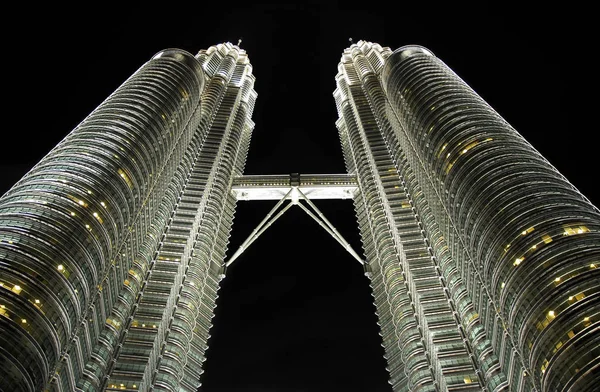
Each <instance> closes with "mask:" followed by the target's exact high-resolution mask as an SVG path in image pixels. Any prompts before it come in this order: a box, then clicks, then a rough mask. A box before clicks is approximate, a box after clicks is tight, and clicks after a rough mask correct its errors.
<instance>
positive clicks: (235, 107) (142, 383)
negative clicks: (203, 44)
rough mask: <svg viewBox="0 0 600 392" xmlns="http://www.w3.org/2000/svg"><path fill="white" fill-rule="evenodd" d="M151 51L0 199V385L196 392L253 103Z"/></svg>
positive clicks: (221, 71)
mask: <svg viewBox="0 0 600 392" xmlns="http://www.w3.org/2000/svg"><path fill="white" fill-rule="evenodd" d="M253 84H254V77H253V75H252V67H251V65H250V63H249V60H248V56H247V55H246V53H245V51H244V50H241V49H240V48H239V47H237V46H233V45H231V44H229V43H227V44H222V45H217V46H213V47H211V48H209V49H208V50H202V51H200V52H199V53H198V54H197V55H196V56H193V55H191V54H189V53H187V52H185V51H182V50H178V49H168V50H164V51H162V52H160V53H158V54H157V55H155V56H154V57H153V58H152V59H151V60H150V61H148V62H147V63H146V64H144V65H143V66H142V67H141V68H140V69H139V70H138V71H136V72H135V74H134V75H133V76H131V77H130V78H129V79H128V80H127V81H126V82H125V83H123V84H122V85H121V86H120V87H119V88H118V89H117V90H116V91H115V92H114V93H113V94H112V95H111V96H110V97H109V98H107V99H106V100H105V101H104V102H103V103H102V104H101V105H100V106H99V107H98V108H97V109H96V110H94V111H93V112H92V113H91V114H90V115H89V116H88V117H87V118H86V119H85V120H83V121H82V122H81V124H79V125H78V126H77V127H76V128H75V129H74V130H73V131H72V132H71V133H69V134H68V135H67V137H66V138H65V139H64V140H63V141H62V142H60V143H59V144H58V145H57V146H56V147H55V148H54V149H53V150H52V151H50V153H48V155H47V156H46V157H44V158H43V159H42V160H41V161H40V162H39V163H38V164H37V165H36V166H35V167H33V169H31V171H30V172H28V173H27V174H26V175H25V176H24V177H23V178H22V179H21V180H20V181H19V182H18V183H17V184H16V185H14V186H13V187H12V188H11V189H10V190H9V191H8V192H7V193H6V194H5V195H4V196H3V197H2V199H1V201H0V240H1V241H0V259H1V260H2V263H1V264H0V286H1V287H0V289H1V291H0V298H1V299H0V305H1V308H0V316H1V317H0V331H1V332H0V341H1V343H0V363H2V364H3V368H4V369H3V370H4V372H3V377H0V379H1V381H0V389H2V390H19V391H41V390H46V389H49V390H57V391H73V390H84V391H100V390H123V389H126V390H144V391H146V390H150V388H151V387H152V388H154V389H161V390H163V389H164V390H177V391H196V390H197V388H198V386H199V379H200V373H201V372H202V369H201V368H202V362H203V361H204V358H205V357H204V352H205V350H206V348H207V346H206V345H207V339H208V336H209V335H208V331H209V329H210V326H211V318H212V315H213V308H214V306H215V299H216V297H217V290H218V282H219V279H220V276H221V274H222V271H221V266H222V262H223V257H224V255H225V251H226V245H227V241H228V237H229V231H230V228H231V222H232V216H233V209H234V206H235V197H233V196H232V195H231V194H230V192H229V189H230V187H231V181H232V179H233V177H235V176H239V175H241V173H242V170H243V167H244V162H245V159H246V154H247V150H248V145H249V140H250V134H251V132H252V129H253V127H254V125H253V123H252V121H251V120H250V116H251V114H252V111H253V107H254V102H255V99H256V93H255V91H254V89H253Z"/></svg>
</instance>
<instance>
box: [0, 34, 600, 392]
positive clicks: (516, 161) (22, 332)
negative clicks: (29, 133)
mask: <svg viewBox="0 0 600 392" xmlns="http://www.w3.org/2000/svg"><path fill="white" fill-rule="evenodd" d="M338 70H339V72H338V74H337V76H336V82H337V89H336V90H335V92H334V97H335V102H336V105H337V109H338V114H339V120H338V122H337V124H336V125H337V127H338V131H339V135H340V140H341V144H342V150H343V153H344V158H345V162H346V167H347V171H348V173H347V174H342V175H339V174H337V175H328V176H316V175H314V176H301V175H292V176H290V177H289V178H288V177H287V176H242V173H243V168H244V163H245V159H246V155H247V152H248V147H249V141H250V136H251V132H252V130H253V127H254V124H253V122H252V121H251V119H250V118H251V115H252V112H253V108H254V102H255V99H256V93H255V91H254V90H253V84H254V77H253V76H252V67H251V65H250V63H249V60H248V56H247V55H246V53H245V51H244V50H242V49H240V48H239V47H238V46H236V45H231V44H229V43H225V44H220V45H216V46H213V47H210V48H209V49H207V50H201V51H200V52H199V53H198V54H197V55H196V56H193V55H191V54H189V53H187V52H185V51H182V50H178V49H167V50H164V51H162V52H159V53H158V54H157V55H155V56H154V57H153V58H152V59H151V60H149V61H148V62H147V63H146V64H144V65H143V66H142V67H141V68H140V69H139V70H138V71H137V72H136V73H135V74H134V75H133V76H131V78H129V79H128V80H127V81H126V82H125V83H123V85H122V86H121V87H119V88H118V89H117V90H116V91H115V92H114V93H113V94H112V95H111V96H110V97H108V98H107V99H106V101H105V102H103V103H102V104H101V105H100V106H99V107H98V108H97V109H96V110H94V111H93V112H92V113H91V114H90V115H89V116H88V117H87V118H86V119H84V121H82V123H81V124H79V125H78V126H77V127H76V128H75V129H74V130H73V131H72V132H71V133H70V134H69V135H68V136H67V137H66V138H65V139H64V140H63V141H62V142H61V143H59V144H58V145H57V146H56V147H55V148H54V149H53V150H52V151H50V153H49V154H48V155H47V156H46V157H44V158H43V159H42V160H41V161H40V162H39V163H38V164H37V165H36V166H35V167H34V168H33V169H32V170H31V171H30V172H29V173H27V174H26V175H25V176H24V177H23V179H21V180H20V181H19V182H18V183H17V184H15V186H14V187H12V188H11V189H10V190H9V191H8V192H7V193H6V194H5V195H4V196H3V197H2V198H1V199H0V260H2V262H1V263H0V286H1V287H0V316H2V317H0V331H1V332H0V340H1V342H2V344H0V363H2V364H3V365H4V366H3V367H4V376H5V377H4V378H2V379H1V381H0V386H1V388H2V389H8V388H11V389H14V390H30V391H37V390H43V389H48V390H56V391H70V390H83V391H98V390H141V391H147V390H150V389H154V390H171V391H195V390H196V389H197V388H198V386H199V385H200V376H201V373H202V363H203V361H204V360H205V351H206V349H207V340H208V337H209V331H210V328H211V319H212V317H213V309H214V306H215V300H216V297H217V291H218V289H219V281H220V280H221V279H222V278H223V277H224V276H226V267H227V265H229V263H231V262H232V261H233V258H232V259H230V260H229V261H227V262H226V261H225V254H226V249H227V243H228V236H229V232H230V229H231V225H232V218H233V213H234V209H235V204H236V200H239V199H245V200H252V199H253V197H255V198H257V199H263V200H264V199H272V200H276V199H280V203H278V205H279V204H282V203H283V202H285V201H286V200H288V199H290V200H291V202H290V204H289V205H288V207H286V208H289V207H290V206H292V205H302V204H301V202H302V200H305V201H306V202H308V203H309V204H311V203H310V199H311V198H321V197H323V198H352V199H353V200H354V204H355V209H356V215H357V218H358V226H359V229H360V234H361V239H362V243H363V248H364V260H363V259H361V257H360V256H358V255H357V254H356V253H354V251H353V250H352V249H351V247H350V246H349V245H348V243H347V242H346V241H345V240H344V239H343V238H342V237H341V236H340V235H339V233H338V232H337V231H336V230H335V228H333V227H331V226H330V225H328V223H329V222H328V221H327V220H326V219H325V218H324V217H322V216H321V219H319V216H320V215H319V213H318V211H317V213H316V214H312V213H311V212H310V211H309V210H307V213H309V214H312V215H311V216H312V217H314V218H315V219H317V221H319V223H320V224H322V226H323V227H325V228H326V230H328V232H330V234H331V235H332V236H333V237H334V238H336V239H337V240H338V241H339V242H340V244H342V245H343V246H344V247H346V248H347V249H348V250H349V251H350V253H352V254H353V256H354V257H355V258H357V259H358V260H359V261H360V262H361V263H363V266H364V269H365V274H366V275H367V276H368V277H369V279H370V281H371V286H372V290H373V297H374V302H375V306H376V309H377V315H378V318H379V326H380V329H381V336H382V343H383V346H384V348H385V356H386V359H387V362H388V371H389V374H390V384H391V385H392V389H393V390H395V391H436V390H438V391H444V390H488V391H494V390H514V391H521V390H523V391H532V390H539V391H541V390H544V391H554V390H568V389H569V388H571V389H572V390H586V389H591V388H592V387H593V386H594V385H595V384H597V383H598V382H600V380H599V379H598V377H599V376H598V375H597V374H596V373H598V372H597V367H598V364H599V362H600V359H599V358H600V347H599V345H600V343H599V341H600V334H599V333H598V325H599V322H598V317H600V316H599V315H598V313H599V309H600V306H599V304H598V295H599V294H598V288H599V286H600V284H599V283H598V282H599V280H598V277H599V276H598V275H599V272H598V269H597V268H596V266H597V265H598V264H599V263H600V260H599V256H598V255H599V253H600V241H599V238H598V228H599V223H600V213H599V211H598V210H597V209H596V208H595V207H594V206H593V205H591V204H590V203H589V202H588V201H587V200H586V199H585V197H583V196H582V195H581V194H580V193H579V192H578V191H577V190H576V189H575V188H574V187H573V186H572V185H571V184H569V182H568V181H567V180H566V179H565V178H564V177H563V176H561V175H560V174H559V173H558V172H557V171H556V170H555V169H554V168H553V167H552V166H551V165H550V164H549V163H548V162H547V161H546V160H545V159H544V158H543V157H542V156H540V154H539V153H537V151H536V150H535V149H534V148H533V147H532V146H531V145H529V144H528V143H527V142H526V141H525V140H524V139H523V138H522V137H521V136H520V135H519V134H518V133H517V132H516V131H515V130H514V129H512V128H511V127H510V125H509V124H507V123H506V121H504V120H503V119H502V118H501V117H500V116H499V115H498V114H497V113H495V112H494V111H493V110H492V109H491V108H490V107H489V105H487V104H486V103H485V102H484V101H483V100H482V99H481V98H480V97H479V96H477V94H476V93H475V92H473V91H472V90H471V89H470V88H469V87H468V86H467V85H466V84H465V83H464V82H463V81H462V80H461V79H460V78H459V77H457V76H456V75H455V74H454V73H453V72H452V71H451V70H450V69H449V68H448V67H446V66H445V65H444V63H443V62H442V61H440V60H439V59H438V58H437V57H435V56H434V55H433V54H432V53H431V52H430V51H429V50H427V49H425V48H422V47H419V46H407V47H402V48H400V49H398V50H396V51H394V52H392V51H391V50H390V49H389V48H384V47H381V46H379V45H377V44H373V43H369V42H365V41H360V42H358V43H357V44H353V45H351V46H350V47H349V48H348V49H346V50H345V51H344V53H343V55H342V59H341V62H340V64H339V67H338ZM265 174H269V173H265ZM255 191H256V193H252V192H255ZM253 195H255V196H253ZM302 208H306V207H302ZM314 208H315V209H316V206H315V207H314ZM259 228H260V226H259ZM259 228H257V229H259ZM261 230H262V229H261ZM261 230H257V234H260V231H261ZM255 238H256V237H255V236H254V237H252V236H251V237H249V240H250V241H253V240H254V239H255ZM250 241H249V242H250ZM245 244H246V245H247V243H245ZM240 251H243V249H242V248H240ZM237 254H238V252H236V253H235V254H234V257H235V256H236V255H237ZM595 370H596V372H594V371H595Z"/></svg>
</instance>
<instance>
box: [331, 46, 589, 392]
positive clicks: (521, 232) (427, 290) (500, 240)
mask: <svg viewBox="0 0 600 392" xmlns="http://www.w3.org/2000/svg"><path fill="white" fill-rule="evenodd" d="M338 70H339V72H338V74H337V76H336V82H337V89H336V90H335V92H334V97H335V100H336V104H337V109H338V113H339V120H338V121H337V127H338V130H339V134H340V139H341V143H342V147H343V152H344V157H345V161H346V166H347V169H348V172H349V173H355V174H356V176H357V183H358V186H359V192H357V194H356V196H355V200H354V203H355V209H356V214H357V217H358V223H359V228H360V233H361V238H362V242H363V247H364V251H365V256H366V261H367V263H368V264H367V275H368V276H370V279H371V286H372V289H373V296H374V299H375V301H374V302H375V305H376V308H377V314H378V317H379V325H380V327H381V335H382V338H383V345H384V348H385V352H386V354H385V356H386V358H387V362H388V370H389V373H390V383H391V384H392V386H393V389H394V390H395V391H438V390H441V391H446V390H452V391H458V390H461V391H462V390H465V391H466V390H482V389H485V390H489V391H496V390H511V391H533V390H538V391H542V390H543V391H567V390H570V391H584V390H592V389H593V388H595V387H597V385H599V383H600V380H599V377H600V372H599V371H598V367H599V365H600V334H599V331H598V325H599V314H598V313H599V311H600V306H599V301H598V300H599V298H600V297H599V288H600V279H599V278H600V271H599V270H598V268H597V266H598V260H599V255H600V234H599V233H598V229H599V224H600V214H599V211H598V209H597V208H596V207H594V206H593V205H592V204H590V203H589V201H588V200H587V199H586V198H585V197H584V196H582V195H581V194H580V193H579V192H578V191H577V190H576V189H575V188H574V187H573V186H572V185H571V184H570V183H569V182H568V181H567V180H566V179H565V178H564V177H563V176H562V175H561V174H559V173H558V172H557V171H556V169H555V168H554V167H552V165H551V164H550V163H549V162H548V161H546V160H545V159H544V158H543V157H542V156H541V155H540V154H539V153H538V152H537V151H536V150H535V149H534V148H533V147H532V146H531V145H530V144H529V143H527V142H526V141H525V140H524V139H523V137H521V136H520V135H519V134H518V133H517V132H516V131H515V130H514V129H513V128H512V127H511V126H510V125H509V124H508V123H507V122H506V121H505V120H504V119H502V118H501V117H500V116H499V115H498V114H497V113H496V112H495V111H494V110H493V109H492V108H491V107H490V106H489V105H488V104H486V103H485V102H484V101H483V100H482V99H481V98H480V97H479V96H478V95H477V94H476V93H475V92H474V91H473V90H472V89H471V88H470V87H469V86H468V85H466V84H465V83H464V82H463V81H462V80H461V79H460V78H459V77H458V76H457V75H456V74H455V73H453V72H452V71H451V70H450V69H449V68H448V67H447V66H446V65H445V64H444V63H443V62H442V61H441V60H440V59H438V58H437V57H435V56H434V55H433V54H432V53H431V52H430V51H429V50H427V49H425V48H423V47H419V46H406V47H402V48H400V49H398V50H396V51H393V52H392V51H391V50H390V49H389V48H382V47H381V46H379V45H377V44H373V43H369V42H364V41H360V42H359V43H358V44H353V45H352V46H351V47H350V48H348V49H346V50H345V51H344V53H343V55H342V59H341V62H340V64H339V67H338Z"/></svg>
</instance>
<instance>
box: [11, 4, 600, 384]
mask: <svg viewBox="0 0 600 392" xmlns="http://www.w3.org/2000/svg"><path fill="white" fill-rule="evenodd" d="M86 4H87V3H86ZM91 4H92V3H90V5H86V6H85V7H81V6H79V7H73V6H69V7H67V6H65V5H61V4H58V3H55V2H48V3H45V5H43V6H39V5H34V4H32V3H22V4H21V5H19V6H14V7H13V8H12V11H10V12H8V11H6V10H5V12H4V15H3V16H4V19H5V23H4V24H3V27H2V33H3V37H4V51H3V54H2V59H3V61H2V63H3V69H4V72H3V93H4V94H3V95H4V104H3V108H4V113H3V114H4V115H3V125H4V131H3V132H2V139H1V140H2V142H1V146H2V150H1V151H2V153H1V154H0V170H1V173H2V176H1V177H0V178H1V183H0V194H3V193H4V192H5V191H6V190H8V188H9V187H10V186H11V185H12V184H14V182H16V181H17V180H18V179H19V178H20V177H21V176H23V174H25V173H26V171H27V170H28V169H30V168H31V167H32V166H33V165H34V164H35V163H37V162H38V161H39V160H40V159H41V158H42V157H43V156H44V155H45V154H46V153H48V151H49V150H50V149H51V148H52V147H53V146H55V145H56V144H57V143H58V142H59V141H60V140H61V139H62V138H63V137H65V136H66V135H67V134H68V133H69V132H70V131H71V130H72V129H73V128H74V127H75V126H76V125H77V124H78V123H79V122H80V121H82V120H83V119H84V118H85V117H86V116H87V115H88V114H89V113H90V112H91V111H92V110H93V109H94V108H96V107H97V106H98V105H99V104H100V103H101V102H102V101H103V100H104V99H105V98H106V97H107V96H108V95H109V94H110V93H112V92H113V91H114V90H115V89H116V88H117V87H119V85H120V84H121V83H122V82H123V81H125V79H127V78H128V77H129V76H130V75H131V74H132V73H133V72H135V71H136V70H137V69H138V68H139V67H140V66H141V65H142V64H143V63H144V62H146V61H148V60H149V59H150V58H151V57H152V56H153V55H154V54H155V53H157V52H159V51H160V50H162V49H165V48H169V47H172V48H181V49H185V50H187V51H189V52H191V53H193V54H196V53H197V52H198V50H200V49H203V48H208V47H209V46H211V45H214V44H217V43H221V42H226V41H230V42H232V43H236V42H237V41H238V39H240V38H241V39H242V43H241V47H242V48H244V49H245V50H246V51H247V52H248V54H249V57H250V61H251V63H252V65H253V68H254V75H255V76H256V84H255V89H256V91H257V92H258V99H257V103H256V107H255V112H254V115H253V120H254V121H255V123H256V128H255V130H254V134H253V137H252V141H251V144H250V152H249V155H248V161H247V164H246V174H282V173H290V172H300V173H307V174H308V173H342V172H344V170H345V168H344V164H343V159H342V152H341V148H340V145H339V139H338V134H337V129H336V127H335V120H336V119H337V113H336V110H335V104H334V100H333V96H332V93H333V91H334V89H335V80H334V77H335V75H336V73H337V64H338V62H339V60H340V56H341V54H342V51H343V49H344V48H346V47H347V46H348V45H349V38H352V39H353V40H354V41H355V42H357V41H358V40H360V39H363V40H368V41H371V42H377V43H379V44H381V45H382V46H388V47H390V48H392V49H395V48H398V47H400V46H403V45H407V44H419V45H423V46H425V47H427V48H429V49H430V50H431V51H432V52H433V53H434V54H436V55H437V56H438V57H439V58H441V59H442V60H443V61H444V62H445V63H446V64H448V65H449V66H450V67H451V68H452V69H453V70H454V71H455V72H456V73H457V74H458V75H459V76H460V77H461V78H463V79H464V80H465V81H466V82H467V83H468V84H469V85H470V86H471V87H472V88H473V89H474V90H475V91H476V92H477V93H479V95H481V96H482V97H483V98H484V99H485V100H486V101H487V102H488V103H489V104H490V105H491V106H492V107H493V108H495V109H496V110H497V111H498V112H499V113H500V114H501V115H502V116H503V117H504V118H505V119H506V120H507V121H508V122H509V123H510V124H511V125H512V126H513V127H515V128H516V129H517V130H518V131H519V132H520V133H521V134H522V135H523V136H524V137H525V138H526V139H527V140H528V141H529V142H530V143H531V144H532V145H533V146H534V147H535V148H536V149H537V150H538V151H540V153H541V154H542V155H544V156H545V157H546V158H547V159H548V160H549V161H550V162H551V163H552V164H553V165H554V166H555V167H556V168H557V169H558V170H559V171H560V172H561V173H563V174H564V175H565V176H566V177H567V178H568V179H569V180H570V181H571V183H573V184H574V185H575V186H576V187H577V188H578V189H579V190H580V191H581V192H582V193H583V194H584V195H585V196H587V197H588V198H589V199H590V200H591V201H592V202H593V203H594V204H595V205H600V192H599V191H598V190H597V185H596V183H597V175H596V174H595V168H596V166H597V165H596V156H597V152H596V150H597V143H596V142H595V141H594V137H595V135H596V134H597V133H598V130H597V120H595V119H594V118H592V117H593V116H591V115H589V114H590V113H591V114H593V113H595V112H597V109H595V108H593V107H592V103H589V102H588V99H587V98H584V97H582V96H580V95H578V94H579V93H580V92H581V91H584V90H585V89H587V88H588V86H589V87H590V88H591V84H592V81H594V77H590V76H589V75H590V72H589V71H590V70H591V69H592V64H593V63H592V60H591V59H590V58H589V57H590V53H591V52H592V49H593V48H591V47H588V48H576V47H575V42H577V43H579V44H581V43H584V44H585V43H586V42H592V38H591V34H592V33H591V27H590V25H589V21H587V20H586V15H588V14H589V13H590V12H591V11H589V10H585V9H581V10H578V15H579V16H578V19H572V18H571V17H570V16H569V15H568V12H566V10H565V9H562V10H556V9H552V8H549V7H540V8H531V9H526V8H523V7H522V6H520V7H514V8H507V7H505V6H503V8H500V7H496V6H492V5H487V6H486V5H479V6H477V7H471V8H467V7H463V8H460V9H459V8H458V7H456V6H454V5H452V6H449V5H448V6H445V7H444V8H436V6H435V5H434V4H429V3H427V4H424V5H423V6H421V7H415V6H410V7H409V6H406V5H405V4H403V3H401V2H394V3H393V4H394V5H393V6H390V5H387V4H386V3H378V2H373V1H369V2H363V4H364V5H363V6H362V8H356V6H353V5H350V4H351V2H339V3H336V2H330V3H327V5H325V3H307V4H287V3H286V4H284V3H262V4H261V5H253V4H250V3H246V2H243V3H241V2H240V3H237V4H238V5H236V2H211V4H208V2H197V3H187V2H178V1H165V2H161V3H157V5H149V2H142V3H135V2H129V3H128V4H127V5H126V6H124V5H123V4H119V3H114V4H110V3H107V2H99V3H94V4H93V5H91ZM7 22H12V23H7ZM586 40H587V41H586ZM567 68H569V71H568V72H567ZM592 75H594V74H592ZM593 99H594V98H593ZM589 101H590V102H591V101H592V100H591V99H590V100H589ZM316 204H317V205H318V206H319V208H321V209H322V211H323V212H324V213H325V215H326V216H327V218H328V219H329V220H330V221H331V222H332V223H333V224H334V225H335V226H336V228H337V229H338V231H339V232H340V233H341V234H342V235H343V236H344V237H345V238H346V239H347V240H348V241H349V242H350V243H351V244H352V246H353V247H354V249H355V250H357V251H358V253H360V254H362V248H361V244H360V239H359V235H358V229H357V227H356V223H355V222H356V219H355V216H354V209H353V206H352V202H351V201H329V202H328V201H318V202H316ZM273 205H274V202H240V203H238V209H237V213H236V217H235V220H234V227H233V231H232V236H231V243H230V248H229V251H228V255H231V254H232V253H233V252H234V251H235V250H236V249H237V247H238V245H239V244H240V243H241V242H242V241H243V240H244V239H245V238H246V237H247V236H248V235H249V234H250V232H251V231H252V229H253V228H254V227H255V226H256V225H257V224H258V223H259V222H260V221H261V220H262V219H263V217H264V216H265V214H266V213H267V212H268V211H269V210H270V209H271V208H272V206H273ZM222 283H223V285H222V289H221V290H220V292H219V295H220V296H219V298H218V302H217V303H218V307H217V308H216V316H215V318H214V319H213V321H214V327H213V329H212V337H211V339H210V341H209V345H210V348H209V351H208V360H207V361H206V362H205V370H206V371H205V373H204V375H203V379H202V381H203V386H202V387H201V391H202V392H217V391H219V392H225V391H248V392H254V391H282V392H288V391H289V392H291V391H348V392H352V391H365V392H378V391H382V392H383V391H387V392H389V391H391V388H390V386H389V385H388V384H387V372H386V371H385V366H386V364H385V361H384V359H383V358H382V355H383V348H382V347H381V346H380V344H381V339H380V336H379V335H378V326H377V324H376V321H377V320H376V317H375V315H374V310H375V308H374V305H373V304H372V297H371V294H370V288H369V285H368V280H367V278H366V277H364V276H363V274H362V267H361V266H360V265H359V264H358V262H357V261H356V260H355V259H353V258H352V257H351V256H350V255H349V254H348V253H346V252H345V250H344V249H342V247H341V246H340V245H339V244H338V243H337V242H336V241H335V240H334V239H333V238H331V237H329V235H328V234H327V233H326V232H325V231H324V230H323V229H322V228H321V227H320V226H318V225H317V223H316V222H314V221H312V219H311V218H310V217H308V216H307V215H306V214H305V213H304V212H303V211H301V210H300V209H299V208H292V209H291V210H289V211H288V212H287V213H286V214H285V215H284V216H283V217H282V218H281V219H280V220H279V221H277V222H276V223H275V224H274V225H273V226H271V228H270V229H268V230H267V231H266V232H265V234H264V235H263V236H262V237H260V238H259V239H258V240H257V241H256V242H255V243H254V244H253V245H251V247H250V248H249V249H248V250H247V251H246V252H245V253H244V254H243V255H242V256H241V257H240V258H239V259H238V260H237V261H236V262H235V263H234V264H233V265H232V266H231V267H230V269H229V270H228V276H227V278H226V279H225V280H224V281H223V282H222Z"/></svg>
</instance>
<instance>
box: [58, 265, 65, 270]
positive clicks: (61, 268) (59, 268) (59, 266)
mask: <svg viewBox="0 0 600 392" xmlns="http://www.w3.org/2000/svg"><path fill="white" fill-rule="evenodd" d="M56 268H57V269H58V270H59V271H62V270H64V269H65V267H64V266H63V265H62V264H59V265H58V267H56Z"/></svg>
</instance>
